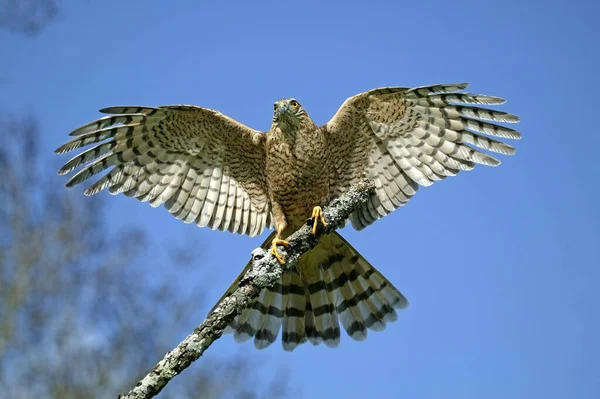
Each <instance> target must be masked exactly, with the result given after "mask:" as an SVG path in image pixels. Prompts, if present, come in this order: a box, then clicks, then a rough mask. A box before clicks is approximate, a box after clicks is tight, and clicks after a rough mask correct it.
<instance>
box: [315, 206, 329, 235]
mask: <svg viewBox="0 0 600 399" xmlns="http://www.w3.org/2000/svg"><path fill="white" fill-rule="evenodd" d="M312 219H313V229H312V233H313V235H315V234H317V225H318V224H319V220H320V221H321V223H323V226H327V222H325V218H324V217H323V209H321V207H320V206H315V207H314V208H313V211H312Z"/></svg>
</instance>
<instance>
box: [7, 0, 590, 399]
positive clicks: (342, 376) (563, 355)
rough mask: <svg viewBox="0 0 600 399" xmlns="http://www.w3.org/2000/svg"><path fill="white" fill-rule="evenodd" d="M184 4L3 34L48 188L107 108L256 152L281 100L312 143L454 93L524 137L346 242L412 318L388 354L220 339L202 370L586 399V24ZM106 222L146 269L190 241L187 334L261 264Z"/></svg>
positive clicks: (449, 8) (550, 14)
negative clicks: (172, 116) (62, 152)
mask: <svg viewBox="0 0 600 399" xmlns="http://www.w3.org/2000/svg"><path fill="white" fill-rule="evenodd" d="M63 3H65V4H66V3H67V2H63ZM69 3H71V4H72V2H69ZM201 3H204V2H197V1H179V2H173V3H171V5H170V6H166V5H164V4H165V3H164V2H158V1H148V0H146V1H133V0H132V1H128V2H117V1H102V2H92V1H82V2H78V4H77V5H75V6H69V7H71V8H66V9H65V10H64V12H63V13H62V14H61V15H60V17H59V20H58V21H57V22H56V23H54V24H53V25H51V26H49V27H48V29H47V30H46V31H45V32H44V33H43V34H42V35H41V36H39V37H38V38H35V39H33V40H32V39H26V38H22V37H20V36H17V35H13V34H10V33H8V32H0V46H1V47H0V48H1V49H2V54H3V55H4V56H5V57H6V58H4V60H3V62H2V63H0V82H1V86H0V92H1V93H2V94H1V95H0V106H1V107H2V109H4V110H10V111H14V112H27V111H32V112H35V113H36V114H37V115H38V117H39V120H40V124H41V126H42V128H43V134H44V142H43V143H42V144H43V146H44V147H46V148H47V152H48V159H50V160H52V161H49V162H51V164H52V168H50V167H49V168H48V173H54V165H55V164H56V163H55V161H54V160H53V155H52V151H53V150H54V148H56V147H57V146H58V145H59V144H61V143H62V142H64V141H65V140H66V139H67V133H68V132H70V131H71V130H72V129H74V128H75V127H78V126H80V125H81V124H83V123H86V122H88V121H90V120H92V119H94V118H96V117H98V116H100V114H98V113H97V110H98V109H100V108H103V107H106V106H110V105H121V104H140V105H162V104H173V103H177V104H179V103H181V104H196V105H201V106H206V107H209V108H216V109H219V110H220V111H221V112H223V113H225V114H227V115H229V116H231V117H233V118H236V119H238V120H239V121H241V122H243V123H245V124H247V125H249V126H252V127H254V128H257V129H261V130H267V129H268V127H269V124H270V121H271V112H272V103H273V101H275V100H277V99H279V98H282V97H290V96H293V97H296V98H297V99H298V100H299V101H300V102H302V104H303V105H304V107H305V108H306V109H307V111H308V112H309V113H310V114H311V116H312V117H313V119H314V120H315V121H316V122H317V123H319V124H321V123H324V122H326V121H327V120H328V119H329V118H330V117H331V116H332V115H333V114H334V113H335V111H336V110H337V108H338V107H339V106H340V105H341V103H342V102H343V101H344V100H345V99H346V98H347V97H349V96H351V95H354V94H356V93H359V92H362V91H365V90H368V89H371V88H374V87H379V86H419V85H426V84H433V83H441V82H443V83H453V82H462V81H467V82H470V83H471V87H470V88H469V90H470V91H471V92H474V93H483V94H490V95H496V96H500V97H504V98H506V99H508V102H507V104H506V105H504V106H502V107H500V109H501V110H503V111H508V112H512V113H515V114H518V115H519V116H520V117H521V119H522V123H520V124H519V125H518V129H519V130H520V131H522V133H523V137H524V138H523V140H521V141H520V142H517V143H516V145H517V149H518V152H517V155H516V156H514V157H503V158H502V161H503V164H502V165H501V166H500V167H498V168H485V167H480V168H478V169H476V170H475V171H473V172H469V173H464V174H461V175H460V176H458V177H456V178H452V179H447V180H446V181H443V182H441V183H438V184H435V185H434V186H432V187H430V188H425V189H422V190H421V191H420V192H419V193H418V194H417V195H416V196H415V197H414V198H413V199H412V200H411V201H410V203H409V204H408V205H407V206H406V207H404V208H402V209H400V210H398V211H396V212H394V213H393V214H391V215H390V216H388V217H386V218H384V219H382V220H380V221H378V222H377V223H376V224H374V225H373V226H371V227H370V228H368V229H366V230H364V231H361V232H356V231H353V230H351V229H349V228H348V229H346V230H344V231H343V235H344V236H345V237H346V238H347V239H348V240H349V241H350V242H351V243H352V244H353V245H354V246H355V247H356V248H358V249H359V250H360V251H361V253H362V254H363V255H364V256H365V257H366V258H367V259H368V260H370V261H371V263H373V264H374V265H375V266H376V267H377V268H378V269H379V270H380V271H382V272H383V273H384V274H385V275H386V276H387V277H388V278H389V279H390V280H391V281H392V282H394V283H395V285H396V286H397V287H398V288H399V289H400V290H401V291H402V292H403V293H404V294H405V295H406V296H407V298H408V299H409V302H410V306H409V308H408V309H407V310H404V311H401V312H400V313H399V318H398V321H397V322H396V323H394V324H392V325H390V326H388V328H387V330H386V331H385V332H382V333H372V334H370V336H369V338H368V339H367V340H366V341H365V342H361V343H357V342H352V341H350V340H349V339H348V338H347V337H343V339H342V344H341V346H340V347H339V348H338V349H335V350H332V349H328V348H325V347H312V346H311V345H304V346H303V347H301V348H299V349H298V350H296V351H295V352H293V353H292V354H289V353H285V352H283V351H282V349H281V347H280V344H279V343H278V344H277V345H273V346H272V347H270V348H269V349H267V350H265V351H261V352H257V351H256V350H255V349H254V347H253V345H252V344H251V343H246V344H244V345H237V344H235V343H234V342H233V340H232V338H231V337H228V336H227V337H224V338H223V339H221V340H219V341H218V342H216V343H215V344H214V345H213V347H212V348H211V349H210V353H209V354H208V355H209V356H215V357H217V356H219V355H221V354H227V355H231V354H239V355H244V356H245V355H252V357H253V359H254V361H255V363H256V364H257V367H263V368H264V373H265V376H271V375H275V374H276V373H277V371H276V369H277V368H280V367H285V368H287V369H288V370H289V374H288V378H290V380H291V383H292V386H293V387H294V389H295V390H296V394H297V396H298V397H300V398H322V397H323V398H324V397H331V395H334V394H339V395H341V396H342V397H347V398H361V397H371V396H373V397H380V398H398V397H406V398H412V399H417V398H442V397H443V398H461V399H464V398H482V397H484V398H490V399H492V398H503V399H504V398H508V397H510V398H557V399H558V398H567V397H572V398H597V397H600V367H598V363H597V359H598V357H600V343H599V339H598V338H599V336H600V312H599V311H598V307H599V304H600V301H599V300H598V292H597V287H598V284H599V283H600V272H599V266H600V262H598V260H597V255H596V250H597V248H598V245H599V244H600V227H599V226H600V217H599V216H600V215H599V213H600V212H599V210H598V206H597V205H594V204H597V203H598V202H597V201H598V200H597V195H598V191H597V183H598V167H597V165H596V161H597V157H598V155H597V152H596V151H597V148H598V147H599V146H600V138H599V132H598V128H597V126H596V125H597V124H596V123H595V122H594V121H595V116H596V115H597V114H598V101H597V93H598V92H599V89H600V87H599V83H598V82H599V80H598V78H597V72H598V71H599V70H600V62H599V54H598V40H599V39H600V30H599V28H598V22H597V16H598V15H600V5H599V3H597V2H592V1H588V2H586V1H577V2H567V1H543V2H542V1H529V2H520V1H502V2H499V1H488V2H484V1H454V2H447V1H413V2H400V1H388V2H384V1H370V2H367V1H345V2H341V1H339V2H311V1H291V2H283V1H278V2H266V1H265V2H255V3H254V4H253V3H251V2H241V1H239V2H221V3H220V4H218V5H215V4H201ZM207 3H208V2H207ZM67 158H68V156H65V157H64V158H62V160H66V159H67ZM65 181H66V179H65V178H60V177H58V176H57V177H56V184H57V185H62V184H64V182H65ZM102 195H104V196H106V197H109V195H108V194H102ZM86 200H87V199H86V198H85V197H84V196H81V201H86ZM107 200H108V201H109V206H108V207H106V214H105V215H104V217H105V218H106V219H107V220H108V221H109V223H110V224H111V226H114V227H115V228H118V227H120V226H123V225H128V224H136V225H139V226H142V227H144V228H146V229H148V230H150V231H151V236H152V240H153V241H154V242H155V243H156V245H158V246H159V247H161V248H163V250H168V247H169V243H173V242H177V241H183V240H187V239H189V238H192V239H193V242H194V243H195V244H194V245H195V246H196V247H193V248H190V249H189V250H190V251H192V252H194V251H197V252H198V256H199V259H198V266H199V268H200V266H202V270H201V271H200V272H199V273H198V280H197V281H198V284H199V285H202V286H206V284H207V281H210V285H211V286H212V288H211V290H210V292H209V295H210V298H212V299H211V300H210V301H209V302H207V303H205V304H202V306H203V309H200V310H201V312H202V313H201V314H203V312H204V311H205V310H208V309H209V308H210V307H211V306H212V302H214V301H215V300H216V299H218V297H219V296H220V294H221V292H222V291H223V290H224V289H225V288H226V287H227V286H228V285H229V283H230V282H231V281H232V280H233V278H234V277H235V276H237V274H238V273H239V271H240V270H241V268H242V267H243V266H244V265H245V263H246V261H247V260H248V257H249V253H250V251H251V250H252V249H253V248H254V247H256V246H258V245H259V244H260V242H262V241H261V239H260V238H255V239H250V238H248V237H241V236H233V235H230V234H228V233H219V232H215V231H211V230H208V229H198V228H196V227H193V226H191V225H185V224H183V223H181V222H180V221H178V220H176V219H174V218H172V217H171V216H170V215H169V214H168V212H166V211H164V210H162V209H156V210H155V209H152V208H151V207H149V206H148V205H146V204H141V203H138V202H137V201H135V200H132V199H129V198H126V197H123V196H120V197H110V198H107ZM222 251H225V253H226V257H225V258H224V257H223V253H224V252H222ZM149 272H152V273H156V275H157V278H160V277H161V276H162V274H161V273H163V272H162V271H161V270H160V267H151V268H149ZM169 275H170V276H171V278H174V280H173V284H179V285H181V284H188V280H189V277H188V276H187V275H183V274H182V275H180V276H179V278H180V279H181V280H180V281H178V280H177V276H178V275H177V274H176V273H170V274H169ZM172 276H175V277H172ZM192 284H193V283H192ZM199 321H200V319H199V318H197V319H190V320H189V323H188V324H187V325H183V326H181V331H182V333H181V337H183V336H184V335H185V334H186V333H187V332H189V331H191V329H192V328H193V327H194V326H195V325H196V324H197V323H198V322H199ZM344 338H346V339H344ZM172 344H173V345H175V344H177V342H173V343H172ZM157 360H158V359H157ZM193 367H202V360H200V361H199V362H197V363H196V364H195V365H194V366H193ZM172 384H177V380H175V381H173V382H172ZM367 395H368V396H367Z"/></svg>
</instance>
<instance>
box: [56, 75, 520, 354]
mask: <svg viewBox="0 0 600 399" xmlns="http://www.w3.org/2000/svg"><path fill="white" fill-rule="evenodd" d="M466 87H467V84H466V83H460V84H440V85H432V86H423V87H416V88H404V87H386V88H379V89H374V90H370V91H367V92H364V93H360V94H358V95H355V96H353V97H350V98H348V99H347V100H346V101H345V102H344V103H343V104H342V106H341V107H340V108H339V110H338V111H337V113H336V114H335V115H334V116H333V118H332V119H331V120H330V121H329V122H327V123H326V124H324V125H322V126H317V125H316V124H315V123H314V122H313V120H312V119H311V118H310V116H309V115H308V113H307V111H306V109H305V108H304V107H303V106H302V105H301V104H300V103H299V102H298V101H297V100H296V99H293V98H287V99H283V100H279V101H277V102H275V104H274V107H273V121H272V124H271V128H270V129H269V131H268V132H261V131H258V130H254V129H252V128H250V127H248V126H245V125H243V124H242V123H240V122H237V121H235V120H233V119H232V118H229V117H227V116H225V115H223V114H221V113H220V112H218V111H215V110H212V109H207V108H202V107H197V106H192V105H169V106H161V107H158V108H151V107H140V106H119V107H110V108H105V109H102V110H101V111H100V112H103V113H106V114H109V116H106V117H103V118H101V119H98V120H96V121H94V122H91V123H88V124H86V125H84V126H81V127H80V128H78V129H76V130H74V131H73V132H72V133H71V136H74V139H72V140H71V141H69V142H67V143H66V144H64V145H62V146H60V147H59V148H58V149H57V150H56V152H57V153H65V152H69V151H73V150H76V149H79V148H81V147H84V146H88V145H91V144H96V145H95V146H94V147H92V148H89V149H87V150H85V151H83V152H81V153H80V154H78V155H77V156H75V157H74V158H72V159H71V160H69V161H68V162H67V163H66V164H65V165H64V166H63V167H62V168H61V169H60V171H59V174H66V173H69V172H71V171H73V170H74V169H76V168H78V167H82V168H81V169H80V170H79V171H78V172H77V173H76V174H75V175H74V176H72V177H71V179H70V180H69V181H68V182H67V184H66V185H67V186H69V187H70V186H74V185H76V184H79V183H82V182H84V181H86V180H88V179H89V178H91V177H92V176H94V175H96V174H98V173H100V172H103V171H105V170H109V171H108V173H107V174H105V175H104V176H103V177H101V178H100V179H99V180H97V181H96V182H95V183H94V184H92V185H91V186H90V187H89V188H88V189H87V190H86V191H85V194H87V195H93V194H96V193H98V192H99V191H101V190H104V189H106V188H108V190H109V192H110V193H111V194H118V193H124V194H125V195H127V196H130V197H135V198H137V199H138V200H140V201H145V202H148V203H150V205H152V206H153V207H157V206H159V205H164V207H165V208H166V209H167V210H168V211H169V212H170V213H171V214H173V215H174V216H175V217H176V218H178V219H181V220H183V221H184V222H185V223H195V224H197V225H198V226H200V227H204V226H208V227H210V228H211V229H219V230H221V231H225V230H227V231H229V232H232V233H238V234H246V235H249V236H256V235H259V234H261V233H262V232H263V230H264V229H265V228H272V227H274V232H273V233H272V234H271V235H269V237H268V238H267V240H266V241H265V242H264V243H263V244H262V245H263V247H264V248H270V250H271V252H272V253H273V254H274V255H275V256H276V257H277V259H278V260H279V261H280V262H284V261H285V260H284V259H283V258H282V257H281V256H280V254H279V253H278V246H281V245H283V246H285V245H288V244H287V241H285V239H286V238H287V237H288V236H289V235H291V233H293V232H294V231H295V230H297V229H298V228H300V227H301V226H302V225H303V224H305V223H306V220H307V219H308V218H310V217H312V219H313V222H314V226H313V232H314V231H316V229H317V228H318V225H319V223H326V221H325V220H324V219H323V215H322V211H321V206H324V205H326V204H327V203H328V202H330V201H331V200H332V199H334V198H336V197H338V196H340V195H341V194H342V193H344V192H345V191H346V190H348V188H349V187H350V186H351V185H352V184H354V183H356V182H358V181H359V180H362V179H364V178H366V179H369V180H371V181H373V182H374V183H375V185H376V191H375V193H374V194H373V195H372V196H371V198H370V200H369V201H368V202H367V203H366V204H365V205H364V206H362V207H361V208H360V209H358V210H356V211H355V212H354V213H353V214H352V215H351V216H350V218H349V222H350V223H351V224H352V226H354V228H356V229H357V230H360V229H363V228H365V227H366V226H369V225H370V224H372V223H373V222H375V221H376V220H377V219H379V218H381V217H382V216H385V215H387V214H389V213H390V212H392V211H393V210H395V209H396V208H398V207H400V206H402V205H404V204H406V203H407V202H408V201H409V199H410V198H411V197H412V196H413V195H414V194H415V193H416V192H417V190H418V188H419V187H420V186H429V185H431V184H432V183H434V182H436V181H438V180H442V179H444V178H446V177H448V176H454V175H456V174H458V172H460V171H462V170H471V169H473V167H474V165H475V164H483V165H488V166H497V165H498V164H499V163H500V161H499V160H498V159H496V158H495V157H493V156H491V155H489V154H487V153H484V152H482V151H480V149H483V150H488V151H491V152H495V153H500V154H506V155H510V154H514V153H515V149H514V148H513V147H512V146H510V145H508V144H505V143H503V142H501V141H498V140H496V139H494V138H492V137H500V138H504V139H519V138H520V137H521V136H520V133H518V132H517V131H515V130H513V129H510V128H508V127H505V126H502V125H499V124H497V123H494V122H518V121H519V119H518V118H517V117H516V116H515V115H512V114H509V113H505V112H499V111H495V110H492V109H488V108H484V107H480V106H479V105H497V104H502V103H504V100H503V99H501V98H498V97H492V96H487V95H475V94H470V93H467V92H463V91H462V90H464V89H465V88H466ZM249 265H250V263H249V264H248V265H247V266H246V269H247V268H248V267H249ZM246 269H244V271H243V272H242V273H241V274H240V277H238V279H237V280H236V281H235V282H234V283H233V284H232V286H231V287H230V288H229V289H228V291H227V292H226V294H225V295H228V294H229V293H231V292H232V291H233V290H235V289H236V287H237V282H238V281H239V279H240V278H241V277H242V276H243V275H244V274H245V272H246ZM406 306H407V301H406V299H405V298H404V296H403V295H402V294H401V293H400V292H399V291H398V290H397V289H396V288H395V287H394V286H393V285H392V284H391V283H390V282H389V281H388V280H387V279H386V278H385V277H384V276H383V275H382V274H381V273H379V272H378V271H377V270H376V269H375V268H374V267H373V266H372V265H371V264H370V263H369V262H368V261H367V260H366V259H365V258H364V257H362V256H361V255H360V253H359V252H358V251H357V250H356V249H354V248H353V247H352V246H351V245H350V244H349V243H348V242H347V241H346V240H344V239H343V238H342V236H341V235H340V234H339V233H337V232H334V233H332V234H329V235H326V236H325V237H323V239H322V240H321V242H320V243H319V244H318V245H317V246H316V247H315V248H314V249H312V250H311V251H309V252H307V253H306V254H304V255H303V256H302V257H301V258H300V260H299V262H298V264H297V266H296V267H295V268H293V270H290V271H289V272H287V273H285V274H284V275H283V276H282V277H281V280H280V281H279V282H278V283H276V284H275V285H274V286H272V287H269V288H268V289H265V290H263V291H262V292H261V293H260V294H259V296H258V298H257V299H256V300H255V301H254V302H253V304H252V306H251V307H249V308H248V309H245V310H244V312H243V313H242V314H241V315H239V316H238V317H237V318H236V319H235V320H234V321H233V322H232V324H231V325H230V326H229V327H228V331H229V332H233V334H234V338H235V339H236V340H237V341H240V342H241V341H245V340H248V339H251V338H254V344H255V346H256V347H257V348H259V349H260V348H265V347H267V346H269V345H270V344H272V343H273V342H274V341H275V340H276V338H277V336H278V334H279V331H280V330H282V343H283V348H284V349H285V350H288V351H291V350H293V349H294V348H296V347H297V346H298V345H299V344H302V343H304V342H307V341H309V342H311V343H312V344H314V345H318V344H321V343H324V344H325V345H326V346H329V347H336V346H338V344H339V342H340V322H341V325H342V327H343V328H344V330H346V332H347V333H348V335H349V336H350V337H351V338H353V339H355V340H363V339H365V338H366V336H367V330H372V331H381V330H383V329H384V328H385V327H386V324H387V323H389V322H392V321H394V320H396V317H397V315H396V309H401V308H404V307H406Z"/></svg>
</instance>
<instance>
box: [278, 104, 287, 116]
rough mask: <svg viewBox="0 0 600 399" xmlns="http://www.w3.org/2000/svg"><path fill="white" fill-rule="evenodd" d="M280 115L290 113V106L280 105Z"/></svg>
mask: <svg viewBox="0 0 600 399" xmlns="http://www.w3.org/2000/svg"><path fill="white" fill-rule="evenodd" d="M277 109H278V111H279V115H281V114H285V113H286V112H287V111H288V109H289V108H288V105H287V104H286V103H282V104H279V106H278V108H277Z"/></svg>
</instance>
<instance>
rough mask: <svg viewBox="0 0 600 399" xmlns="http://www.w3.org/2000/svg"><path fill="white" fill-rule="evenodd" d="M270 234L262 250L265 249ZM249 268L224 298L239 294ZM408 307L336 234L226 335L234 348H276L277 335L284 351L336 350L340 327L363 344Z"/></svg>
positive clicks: (260, 298) (262, 296)
mask: <svg viewBox="0 0 600 399" xmlns="http://www.w3.org/2000/svg"><path fill="white" fill-rule="evenodd" d="M274 234H275V233H273V234H271V235H270V236H269V237H268V238H267V240H266V241H265V242H264V243H263V245H262V247H263V248H265V249H266V248H268V247H269V245H270V243H271V240H272V239H273V237H274V236H275V235H274ZM250 265H251V263H248V265H247V266H246V268H245V269H244V271H243V272H242V273H241V274H240V276H239V277H238V278H237V279H236V281H235V282H234V283H233V284H232V285H231V287H230V288H229V289H228V290H227V292H226V293H225V295H224V296H223V297H225V296H227V295H229V294H230V293H231V292H233V291H234V290H235V289H236V288H237V286H238V283H239V280H240V279H241V278H242V277H243V275H244V274H245V273H246V272H247V270H248V268H249V267H250ZM219 302H220V301H219ZM407 305H408V302H407V301H406V298H404V296H403V295H402V294H401V293H400V292H399V291H398V290H397V289H396V288H395V287H394V286H393V285H392V284H391V283H390V282H389V281H388V280H387V279H386V278H385V277H384V276H383V275H382V274H381V273H379V272H378V271H377V270H376V269H375V268H374V267H373V266H371V264H370V263H369V262H367V260H366V259H365V258H363V257H362V256H361V255H360V254H359V253H358V251H356V250H355V249H354V248H353V247H352V246H351V245H350V244H349V243H348V242H347V241H346V240H344V239H343V238H342V236H340V235H339V234H338V233H336V232H334V233H332V234H330V235H327V236H325V237H323V238H322V240H321V242H320V243H319V245H317V246H316V247H315V248H314V249H312V250H311V251H309V252H307V253H306V254H304V255H303V256H302V257H301V258H300V261H299V262H298V265H297V267H296V268H294V269H293V270H291V271H289V272H286V273H285V274H284V275H283V276H282V277H281V280H280V281H279V282H277V283H276V284H275V285H274V286H272V287H269V288H267V289H265V290H263V291H262V292H261V293H260V294H259V296H258V297H257V299H256V300H255V301H254V302H253V304H252V305H251V306H250V307H249V308H247V309H245V310H244V311H243V312H242V314H241V315H240V316H238V317H237V318H236V319H235V320H234V321H233V322H232V324H231V325H230V326H229V327H228V328H227V329H226V331H225V332H226V333H233V334H234V338H235V340H236V341H237V342H244V341H247V340H249V339H250V338H254V345H255V347H256V348H258V349H263V348H266V347H267V346H269V345H271V344H272V343H273V342H275V340H276V339H277V336H278V335H279V331H280V330H282V344H283V349H285V350H286V351H292V350H294V349H295V348H296V347H297V346H298V345H300V344H302V343H304V342H307V341H309V342H311V343H312V344H313V345H319V344H321V343H323V344H325V345H326V346H328V347H337V346H338V345H339V343H340V322H341V324H342V327H343V328H344V330H346V332H347V333H348V335H349V336H350V337H351V338H353V339H355V340H358V341H362V340H364V339H366V337H367V330H373V331H381V330H383V329H385V327H386V325H387V323H389V322H393V321H395V320H396V318H397V315H396V309H402V308H405V307H406V306H407Z"/></svg>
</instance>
